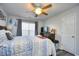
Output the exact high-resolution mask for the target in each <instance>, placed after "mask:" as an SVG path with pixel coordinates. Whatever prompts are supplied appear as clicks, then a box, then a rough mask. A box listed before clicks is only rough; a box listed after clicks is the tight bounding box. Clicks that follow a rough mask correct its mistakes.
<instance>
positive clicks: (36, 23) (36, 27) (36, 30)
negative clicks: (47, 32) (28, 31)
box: [35, 22, 38, 35]
mask: <svg viewBox="0 0 79 59" xmlns="http://www.w3.org/2000/svg"><path fill="white" fill-rule="evenodd" d="M35 35H38V22H35Z"/></svg>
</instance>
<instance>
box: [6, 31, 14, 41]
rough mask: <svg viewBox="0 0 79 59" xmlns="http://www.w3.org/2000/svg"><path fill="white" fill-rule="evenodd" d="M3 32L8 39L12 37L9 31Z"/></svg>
mask: <svg viewBox="0 0 79 59" xmlns="http://www.w3.org/2000/svg"><path fill="white" fill-rule="evenodd" d="M5 34H6V37H7V39H8V40H12V39H13V35H12V33H11V32H10V31H6V33H5Z"/></svg>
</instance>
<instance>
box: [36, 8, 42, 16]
mask: <svg viewBox="0 0 79 59" xmlns="http://www.w3.org/2000/svg"><path fill="white" fill-rule="evenodd" d="M35 13H36V14H37V15H40V14H41V13H42V8H39V7H38V8H35Z"/></svg>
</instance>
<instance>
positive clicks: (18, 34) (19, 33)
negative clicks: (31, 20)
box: [17, 19, 22, 36]
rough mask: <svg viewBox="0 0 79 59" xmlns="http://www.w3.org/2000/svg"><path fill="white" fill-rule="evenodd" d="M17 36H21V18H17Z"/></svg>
mask: <svg viewBox="0 0 79 59" xmlns="http://www.w3.org/2000/svg"><path fill="white" fill-rule="evenodd" d="M17 36H22V20H21V19H18V27H17Z"/></svg>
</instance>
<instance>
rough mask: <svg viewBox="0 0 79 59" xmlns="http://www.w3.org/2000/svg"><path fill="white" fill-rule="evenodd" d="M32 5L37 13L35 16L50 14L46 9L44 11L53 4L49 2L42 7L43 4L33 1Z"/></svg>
mask: <svg viewBox="0 0 79 59" xmlns="http://www.w3.org/2000/svg"><path fill="white" fill-rule="evenodd" d="M31 5H32V7H34V9H33V10H32V12H33V13H35V17H37V16H39V15H41V14H44V15H48V13H47V12H46V11H44V10H45V9H48V8H50V7H52V4H48V5H46V6H44V7H42V5H41V4H35V3H31Z"/></svg>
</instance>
